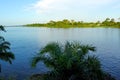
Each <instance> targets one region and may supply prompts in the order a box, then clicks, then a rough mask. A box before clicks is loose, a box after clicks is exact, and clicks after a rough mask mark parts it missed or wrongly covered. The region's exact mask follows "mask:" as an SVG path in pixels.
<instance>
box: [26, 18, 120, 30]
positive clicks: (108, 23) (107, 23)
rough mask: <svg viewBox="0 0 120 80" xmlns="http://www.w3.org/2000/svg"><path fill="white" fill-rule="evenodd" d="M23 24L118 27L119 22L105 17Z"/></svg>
mask: <svg viewBox="0 0 120 80" xmlns="http://www.w3.org/2000/svg"><path fill="white" fill-rule="evenodd" d="M24 26H28V27H49V28H96V27H104V28H107V27H111V28H120V22H116V21H115V20H114V19H113V18H112V19H110V18H106V19H105V20H104V21H102V22H100V21H97V22H83V21H74V20H68V19H64V20H62V21H53V20H51V21H49V22H48V23H33V24H26V25H24Z"/></svg>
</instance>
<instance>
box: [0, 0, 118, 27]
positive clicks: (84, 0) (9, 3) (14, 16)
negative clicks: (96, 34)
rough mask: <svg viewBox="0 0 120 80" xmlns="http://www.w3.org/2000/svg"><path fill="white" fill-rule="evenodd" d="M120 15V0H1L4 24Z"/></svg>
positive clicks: (116, 17)
mask: <svg viewBox="0 0 120 80" xmlns="http://www.w3.org/2000/svg"><path fill="white" fill-rule="evenodd" d="M107 17H109V18H115V19H116V20H117V19H118V18H119V17H120V0H0V24H1V25H20V24H27V23H39V22H40V23H42V22H48V21H49V20H62V19H74V20H77V21H78V20H80V21H81V20H83V21H97V20H101V21H102V20H104V19H105V18H107Z"/></svg>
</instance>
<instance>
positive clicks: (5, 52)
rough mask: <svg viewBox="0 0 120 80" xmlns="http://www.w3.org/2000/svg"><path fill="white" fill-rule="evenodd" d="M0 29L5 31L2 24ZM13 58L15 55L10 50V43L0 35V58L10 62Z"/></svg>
mask: <svg viewBox="0 0 120 80" xmlns="http://www.w3.org/2000/svg"><path fill="white" fill-rule="evenodd" d="M0 31H4V32H5V29H4V27H3V26H2V25H0ZM14 59H15V56H14V54H13V53H12V52H11V51H10V43H9V42H7V41H5V39H4V37H3V36H1V35H0V60H3V61H6V62H9V63H10V64H12V60H14ZM0 72H1V64H0Z"/></svg>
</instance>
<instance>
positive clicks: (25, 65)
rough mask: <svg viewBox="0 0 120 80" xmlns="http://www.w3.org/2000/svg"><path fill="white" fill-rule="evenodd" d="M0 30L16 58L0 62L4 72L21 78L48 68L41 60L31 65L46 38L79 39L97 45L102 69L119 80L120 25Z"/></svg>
mask: <svg viewBox="0 0 120 80" xmlns="http://www.w3.org/2000/svg"><path fill="white" fill-rule="evenodd" d="M6 30H7V32H6V33H2V34H3V35H4V36H5V38H6V40H7V41H9V42H10V43H11V50H12V52H14V54H15V57H16V59H15V60H14V61H13V64H12V65H9V64H8V63H5V62H1V63H2V73H0V75H4V76H15V77H17V78H19V80H22V79H23V78H27V77H28V76H29V75H31V74H34V73H43V72H46V71H47V70H48V69H47V68H45V66H44V64H43V63H42V62H40V63H39V64H38V66H37V68H35V69H33V68H31V67H30V62H31V58H32V57H33V56H34V55H35V54H36V53H37V52H38V51H39V50H40V48H41V47H43V46H45V45H46V44H47V43H48V42H51V41H52V42H53V41H58V42H65V41H80V42H82V43H83V44H92V45H94V46H96V47H97V52H96V54H95V55H96V56H98V58H99V59H100V60H101V63H102V66H103V68H104V70H105V71H107V72H109V73H111V74H112V75H113V76H114V77H116V78H117V79H118V80H120V29H115V28H70V29H57V28H56V29H54V28H27V27H6Z"/></svg>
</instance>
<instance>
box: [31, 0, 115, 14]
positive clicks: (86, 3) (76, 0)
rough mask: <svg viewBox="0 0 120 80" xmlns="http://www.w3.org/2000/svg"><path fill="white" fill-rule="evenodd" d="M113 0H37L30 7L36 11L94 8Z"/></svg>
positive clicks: (113, 0)
mask: <svg viewBox="0 0 120 80" xmlns="http://www.w3.org/2000/svg"><path fill="white" fill-rule="evenodd" d="M115 1H117V0H39V1H37V2H36V3H34V4H32V6H31V7H30V9H33V10H35V11H36V12H38V13H45V12H52V11H62V10H67V9H69V10H70V9H72V8H81V7H84V8H85V9H87V8H92V7H94V8H95V7H100V6H102V5H107V4H110V3H113V2H115Z"/></svg>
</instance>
